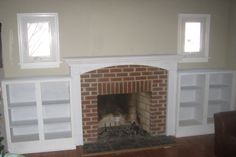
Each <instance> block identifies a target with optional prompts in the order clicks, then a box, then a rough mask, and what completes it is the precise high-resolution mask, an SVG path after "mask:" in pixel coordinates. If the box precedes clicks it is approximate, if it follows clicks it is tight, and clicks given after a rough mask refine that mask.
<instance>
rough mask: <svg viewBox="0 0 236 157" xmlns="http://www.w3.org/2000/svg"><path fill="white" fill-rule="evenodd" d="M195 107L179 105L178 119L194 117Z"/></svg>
mask: <svg viewBox="0 0 236 157" xmlns="http://www.w3.org/2000/svg"><path fill="white" fill-rule="evenodd" d="M194 112H195V107H181V108H180V112H179V120H188V119H193V118H194Z"/></svg>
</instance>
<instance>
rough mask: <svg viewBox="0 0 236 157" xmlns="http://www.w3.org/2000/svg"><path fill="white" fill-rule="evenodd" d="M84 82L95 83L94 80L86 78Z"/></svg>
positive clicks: (95, 80)
mask: <svg viewBox="0 0 236 157" xmlns="http://www.w3.org/2000/svg"><path fill="white" fill-rule="evenodd" d="M84 81H85V82H97V79H94V78H91V79H89V78H87V79H84Z"/></svg>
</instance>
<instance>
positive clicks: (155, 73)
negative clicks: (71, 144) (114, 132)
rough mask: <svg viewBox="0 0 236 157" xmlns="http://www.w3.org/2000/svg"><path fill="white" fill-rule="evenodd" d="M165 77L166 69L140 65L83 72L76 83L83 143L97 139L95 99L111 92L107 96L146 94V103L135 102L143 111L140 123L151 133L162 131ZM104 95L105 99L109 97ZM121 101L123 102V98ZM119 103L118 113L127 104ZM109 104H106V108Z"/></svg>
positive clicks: (164, 113)
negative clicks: (79, 98) (79, 101)
mask: <svg viewBox="0 0 236 157" xmlns="http://www.w3.org/2000/svg"><path fill="white" fill-rule="evenodd" d="M167 79H168V74H167V70H165V69H161V68H156V67H150V66H144V65H121V66H112V67H106V68H101V69H96V70H93V71H89V72H87V73H83V74H82V75H81V81H80V82H81V96H82V97H81V100H82V117H83V139H84V142H85V143H89V142H96V141H97V135H98V128H99V114H98V113H99V112H98V98H100V99H101V97H104V99H106V98H105V96H104V95H113V96H110V97H111V98H115V95H117V97H119V98H121V97H122V95H121V94H135V95H133V96H132V97H135V96H136V100H140V99H141V98H142V97H145V96H146V97H150V99H149V100H147V98H146V100H147V101H146V102H145V103H143V104H147V105H146V106H144V105H143V104H141V105H139V108H141V107H142V108H143V109H144V110H143V114H145V115H142V116H141V115H140V118H141V119H142V123H141V124H142V125H143V128H145V130H146V131H148V132H149V133H150V134H152V135H157V134H164V133H165V126H166V102H167V100H166V98H167ZM144 92H148V93H150V95H149V96H148V94H142V93H144ZM106 97H108V96H106ZM124 97H125V96H124V95H123V99H125V98H124ZM108 98H109V97H108ZM108 98H107V99H106V100H109V99H108ZM111 98H110V100H111ZM126 99H128V96H126ZM133 99H134V98H133ZM144 99H145V98H143V100H144ZM119 100H121V99H119ZM130 100H131V99H130ZM117 101H118V100H117ZM133 101H134V100H133ZM141 101H142V100H140V102H141ZM148 101H150V102H148ZM106 103H110V104H108V105H110V106H111V105H112V104H111V101H110V102H106ZM113 103H119V102H113ZM123 103H125V102H124V101H123ZM100 105H101V104H100ZM122 105H123V111H122V109H121V108H120V112H121V111H122V112H125V111H124V109H125V107H126V108H128V105H130V104H128V103H127V104H126V106H125V105H124V104H122ZM134 105H137V104H134ZM110 106H107V109H109V107H110ZM120 106H121V104H120ZM120 106H119V107H120ZM136 109H137V108H136ZM126 112H127V111H126ZM114 114H118V113H114ZM119 114H121V113H119ZM111 116H112V115H110V118H111V119H110V120H112V121H113V120H114V119H113V118H114V117H111ZM120 116H121V115H120ZM132 116H134V115H132ZM107 118H108V117H107ZM124 118H126V120H127V123H128V121H129V122H132V120H128V117H123V119H124ZM124 120H125V119H124ZM111 125H113V123H111Z"/></svg>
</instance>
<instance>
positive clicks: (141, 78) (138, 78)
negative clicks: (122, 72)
mask: <svg viewBox="0 0 236 157" xmlns="http://www.w3.org/2000/svg"><path fill="white" fill-rule="evenodd" d="M146 79H147V77H146V76H137V77H135V80H137V81H139V80H146Z"/></svg>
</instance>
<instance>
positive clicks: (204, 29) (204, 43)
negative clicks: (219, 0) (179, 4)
mask: <svg viewBox="0 0 236 157" xmlns="http://www.w3.org/2000/svg"><path fill="white" fill-rule="evenodd" d="M186 22H200V23H201V35H200V36H201V37H200V43H201V44H200V47H201V48H200V51H199V52H194V53H192V54H191V53H188V52H184V46H185V45H184V43H185V23H186ZM209 35H210V15H209V14H179V17H178V54H179V55H182V56H183V59H182V61H181V62H208V59H209V39H210V37H209Z"/></svg>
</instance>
